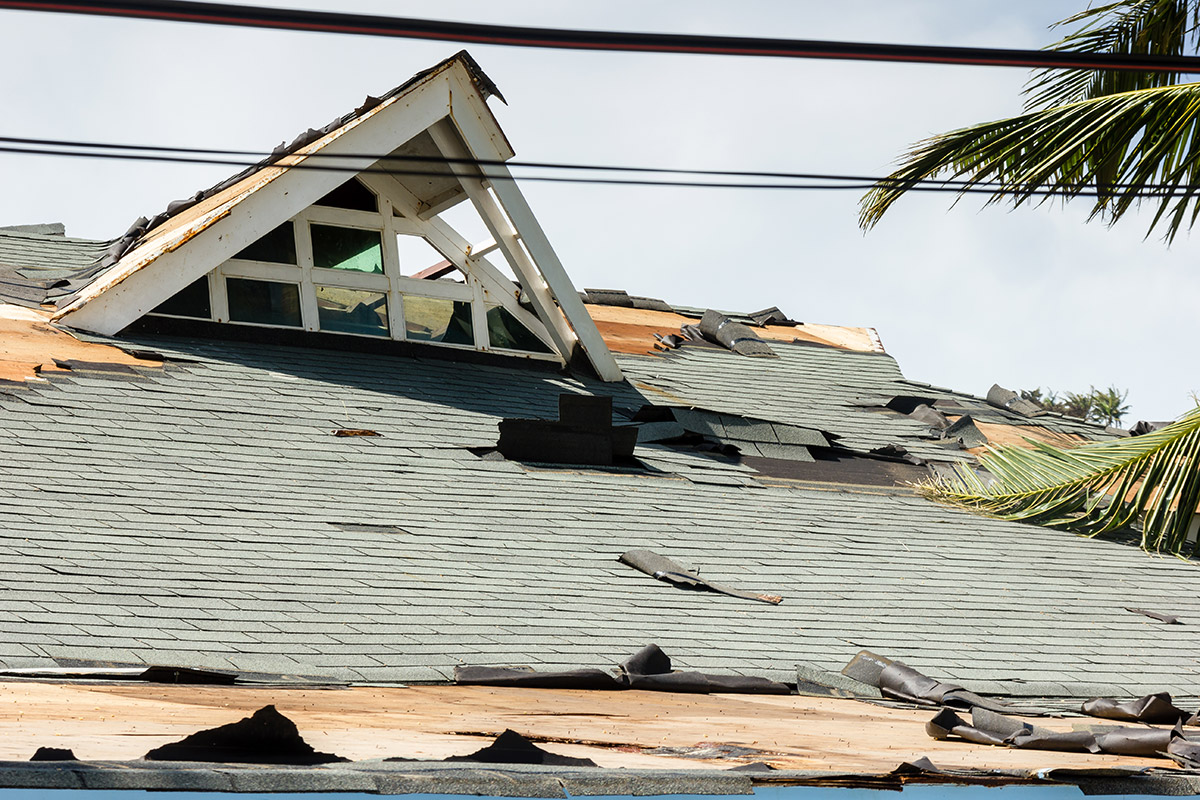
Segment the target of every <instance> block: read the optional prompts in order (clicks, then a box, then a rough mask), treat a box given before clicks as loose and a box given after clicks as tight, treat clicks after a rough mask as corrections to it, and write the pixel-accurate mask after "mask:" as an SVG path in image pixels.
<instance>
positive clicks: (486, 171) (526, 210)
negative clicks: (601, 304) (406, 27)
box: [430, 78, 624, 381]
mask: <svg viewBox="0 0 1200 800" xmlns="http://www.w3.org/2000/svg"><path fill="white" fill-rule="evenodd" d="M456 80H457V78H456ZM459 82H460V85H461V81H459ZM464 88H465V87H464ZM480 106H482V108H481V107H480ZM485 115H486V117H485ZM485 119H491V112H490V111H488V110H487V103H486V101H484V100H483V99H482V98H481V97H480V96H479V93H478V92H468V91H458V92H454V93H453V97H452V99H451V115H450V119H449V120H448V121H447V122H445V123H443V125H448V124H453V126H454V127H455V128H456V129H457V130H458V133H459V135H460V136H461V137H462V141H463V142H465V143H466V146H467V149H468V150H470V151H471V154H472V155H473V156H474V157H475V158H478V159H482V160H485V161H505V160H507V157H506V153H505V148H504V147H501V146H500V145H499V144H498V143H497V142H496V141H495V138H494V137H493V136H492V135H490V134H489V133H488V131H487V127H488V126H486V125H485V124H484V121H485ZM443 125H439V126H437V127H435V128H434V129H433V130H431V131H430V133H431V134H432V135H433V137H434V141H436V142H438V146H439V147H440V148H442V151H443V152H447V151H446V149H445V146H443V143H442V142H443V140H445V139H448V138H449V137H448V136H446V134H445V131H444V128H443ZM452 166H453V165H452ZM457 166H459V167H464V166H466V165H457ZM478 171H479V172H480V173H482V174H483V175H484V176H486V177H489V178H490V177H498V180H493V181H491V185H492V191H493V192H495V194H496V197H497V199H498V200H499V201H500V205H501V206H502V207H503V209H504V212H505V213H506V214H507V216H508V219H510V220H511V221H512V224H513V225H514V226H515V227H516V229H517V230H518V231H519V232H520V236H521V240H522V241H523V242H524V244H525V248H526V249H528V251H529V255H530V256H531V257H532V258H533V260H534V262H535V263H536V265H537V269H538V271H539V272H540V274H541V277H542V279H543V280H544V281H545V282H546V285H547V286H548V287H549V288H550V291H551V292H552V293H553V295H554V298H555V299H556V300H557V301H558V305H559V307H560V308H561V309H562V313H563V314H564V315H565V316H566V318H567V320H568V321H569V322H570V323H571V327H572V328H574V330H575V333H576V335H577V336H578V337H579V342H580V344H581V345H582V346H583V349H584V351H585V352H586V353H587V356H588V360H589V361H591V364H592V366H593V368H594V369H595V370H596V372H597V374H599V376H600V378H601V379H602V380H605V381H620V380H623V379H624V375H622V374H621V368H620V367H619V366H617V361H616V359H615V358H613V355H612V353H611V352H610V351H609V349H608V345H606V344H605V343H604V339H603V337H601V335H600V331H599V330H598V329H597V328H596V323H595V322H594V321H593V320H592V318H591V315H590V314H588V312H587V309H586V308H585V307H584V305H583V301H582V300H581V299H580V298H579V292H578V290H577V289H576V288H575V286H574V284H573V283H572V282H571V279H570V277H569V276H568V275H567V272H566V270H565V269H564V268H563V265H562V262H561V261H559V259H558V255H557V254H556V253H555V252H554V248H553V247H551V245H550V240H549V238H547V236H546V233H545V231H543V230H542V226H541V225H540V224H539V223H538V221H537V217H535V216H534V214H533V210H532V209H531V208H530V207H529V204H528V202H526V200H525V196H524V195H523V194H521V190H520V188H519V187H518V186H517V184H516V182H515V181H513V180H512V179H511V178H512V175H511V173H509V171H508V168H507V167H505V166H502V165H492V164H488V165H479V167H478ZM468 193H470V187H468ZM474 199H475V198H473V197H472V200H474ZM496 240H497V241H498V242H499V241H501V240H500V238H499V237H497V239H496Z"/></svg>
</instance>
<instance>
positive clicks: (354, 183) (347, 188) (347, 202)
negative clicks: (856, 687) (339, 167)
mask: <svg viewBox="0 0 1200 800" xmlns="http://www.w3.org/2000/svg"><path fill="white" fill-rule="evenodd" d="M313 205H314V206H329V207H331V208H349V209H351V210H353V211H378V210H379V208H378V204H377V203H376V201H375V195H374V194H372V193H371V190H370V189H368V188H367V187H365V186H363V185H362V184H361V183H359V181H358V178H351V179H350V180H348V181H346V182H345V183H343V184H342V185H341V186H339V187H338V188H336V189H334V190H333V191H332V192H330V193H329V194H327V195H325V196H324V197H322V198H321V199H320V200H318V201H317V202H315V203H313Z"/></svg>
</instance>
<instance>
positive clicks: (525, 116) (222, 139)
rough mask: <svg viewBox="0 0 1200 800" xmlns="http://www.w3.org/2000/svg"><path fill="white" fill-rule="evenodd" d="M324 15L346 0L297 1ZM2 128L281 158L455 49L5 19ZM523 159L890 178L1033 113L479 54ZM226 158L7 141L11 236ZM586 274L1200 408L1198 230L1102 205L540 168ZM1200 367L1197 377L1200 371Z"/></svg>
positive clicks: (986, 382)
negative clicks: (615, 176)
mask: <svg viewBox="0 0 1200 800" xmlns="http://www.w3.org/2000/svg"><path fill="white" fill-rule="evenodd" d="M280 4H286V5H291V6H297V7H307V8H320V7H323V6H324V3H322V2H302V1H301V0H295V2H289V3H280ZM1081 6H1082V2H1061V0H1046V1H1045V2H1039V3H1020V4H1015V3H1008V2H999V1H998V0H973V2H971V3H962V2H959V1H956V0H908V1H907V2H904V3H897V2H894V0H843V2H840V3H837V4H831V3H827V2H815V1H814V0H788V1H786V2H785V0H778V1H777V2H763V0H742V2H739V3H736V4H731V3H727V2H708V1H707V0H686V1H685V0H660V1H659V2H656V3H652V4H649V3H639V2H629V1H628V0H612V1H611V2H606V3H603V4H600V3H594V4H584V3H562V2H555V1H553V0H540V1H538V0H529V1H522V0H513V2H508V3H503V4H497V3H494V2H477V1H476V0H443V1H442V2H439V3H438V4H436V6H432V5H430V4H424V3H414V2H402V1H401V0H376V1H375V2H371V1H370V0H347V1H346V2H343V3H340V4H339V6H338V7H339V8H340V9H345V10H358V11H364V12H370V13H388V14H395V15H413V16H428V15H430V14H431V11H430V9H431V8H436V12H435V13H436V16H437V17H439V18H446V19H454V18H457V19H469V20H475V21H494V22H504V23H509V24H530V25H544V26H563V27H576V28H609V29H628V30H662V31H679V32H707V33H725V34H744V35H772V36H791V37H798V38H827V39H842V40H860V41H893V42H911V43H935V44H962V45H980V46H1004V47H1038V46H1042V45H1044V44H1047V43H1049V42H1050V41H1052V40H1053V39H1054V38H1056V37H1055V34H1054V33H1053V32H1051V31H1049V30H1047V26H1048V25H1049V24H1050V23H1052V22H1053V21H1055V20H1056V19H1059V18H1061V17H1064V16H1066V15H1068V14H1070V13H1072V12H1073V11H1075V10H1078V8H1079V7H1081ZM0 14H2V15H3V21H2V23H0V109H3V115H2V116H0V135H6V136H32V137H44V138H70V139H81V140H99V141H112V142H137V143H153V144H168V145H181V146H203V147H225V148H236V149H252V150H266V149H269V148H271V147H273V146H274V145H276V144H277V143H279V142H280V141H283V140H291V138H292V137H293V136H294V135H295V134H296V133H298V132H299V131H301V130H303V129H305V128H307V127H310V126H314V127H316V126H320V125H323V124H324V123H325V122H327V121H329V120H330V119H332V118H333V117H335V116H337V115H339V114H341V113H343V112H345V111H347V110H349V109H351V108H353V107H354V106H356V105H357V104H358V103H359V102H361V100H362V98H363V97H364V96H365V95H366V94H368V93H374V94H379V93H381V92H383V91H386V90H387V89H388V88H390V87H392V86H394V85H396V84H398V83H400V82H402V81H403V80H405V79H406V78H407V77H408V76H409V75H411V74H412V73H414V72H416V71H418V70H420V69H422V68H424V67H426V66H428V65H430V64H433V63H435V62H436V61H438V60H440V59H441V58H444V57H446V56H448V55H450V54H451V53H453V52H454V51H455V50H457V49H458V48H457V47H456V46H455V45H452V44H441V43H432V42H409V41H402V40H391V39H370V38H363V37H343V36H329V35H319V34H307V33H287V32H267V31H251V30H233V29H223V28H209V27H203V26H191V25H182V24H177V23H159V22H134V21H120V20H104V19H94V18H82V17H80V18H73V17H65V16H58V15H42V14H36V13H32V12H12V11H6V12H0ZM470 50H471V52H472V54H473V55H474V56H475V57H476V59H477V60H478V61H479V62H480V64H481V65H482V66H483V68H484V69H485V70H486V71H487V72H488V73H489V75H490V76H491V77H492V78H493V79H494V80H495V81H496V82H497V84H498V85H499V86H500V88H501V90H502V91H503V92H504V94H505V96H506V97H507V98H508V101H509V103H510V105H509V106H507V107H506V106H503V105H500V104H499V103H498V101H495V100H493V108H494V109H495V110H496V113H497V116H498V117H499V119H500V122H501V124H502V126H503V127H504V128H505V131H506V132H507V133H508V135H509V138H510V139H511V141H512V142H513V145H514V147H515V149H516V150H517V154H518V157H519V158H524V159H528V160H538V161H569V162H584V163H605V164H636V165H654V166H675V167H702V168H728V169H748V170H782V171H794V172H826V173H834V172H841V173H856V174H881V173H883V172H885V171H886V170H887V169H888V167H889V165H890V164H891V163H892V162H893V161H894V159H895V158H896V157H897V156H898V155H899V154H900V153H901V152H903V150H904V149H905V148H906V147H907V146H908V145H909V144H911V143H912V142H913V141H915V140H917V139H919V138H921V137H923V136H926V135H929V134H931V133H935V132H938V131H943V130H947V129H950V128H954V127H958V126H962V125H967V124H970V123H973V122H978V121H982V120H984V119H991V118H996V117H1000V116H1004V115H1008V114H1011V113H1014V112H1015V111H1017V110H1018V109H1019V108H1020V97H1019V94H1018V92H1019V90H1020V87H1021V85H1022V83H1023V81H1024V79H1025V77H1026V73H1025V72H1024V71H1022V70H1017V69H1002V68H989V67H949V66H930V65H896V64H865V63H852V62H835V61H801V60H783V59H759V58H741V59H733V58H721V57H707V56H671V55H640V54H615V55H614V54H604V53H580V52H558V51H548V50H531V49H512V48H500V47H479V46H473V47H471V48H470ZM226 172H228V170H225V169H223V168H219V167H217V168H205V167H186V166H172V165H132V164H129V163H120V162H100V161H95V162H93V161H87V162H84V161H61V160H51V159H47V158H38V157H29V156H16V155H4V154H0V179H2V181H0V186H2V187H3V191H0V224H20V223H31V222H43V221H52V220H59V221H63V222H65V223H66V224H67V226H68V233H70V234H72V235H79V236H88V237H96V238H111V237H115V236H118V235H120V234H121V233H122V232H123V231H124V230H125V228H126V227H128V225H129V224H130V223H131V222H132V221H133V220H134V219H136V218H137V217H138V216H140V215H142V214H147V215H150V214H153V213H154V212H157V211H158V210H161V209H162V208H163V207H164V206H165V204H166V203H167V202H168V201H170V200H172V199H175V198H178V197H183V196H186V195H188V194H191V193H193V192H194V191H195V190H196V189H198V188H202V187H204V186H207V185H210V184H211V183H214V182H215V181H217V180H219V179H221V178H222V177H224V175H225V174H226ZM523 188H524V190H525V192H526V195H527V196H528V197H529V200H530V202H531V204H532V205H533V208H534V210H535V212H537V213H538V215H539V217H540V219H541V220H542V224H543V226H544V227H545V228H546V230H547V233H548V234H549V236H550V238H551V241H552V242H553V243H554V245H555V247H556V249H557V250H558V251H559V254H560V255H561V256H562V258H563V261H564V263H565V264H566V266H567V269H568V271H569V272H570V273H571V275H572V277H573V278H574V280H575V282H576V284H577V285H578V286H580V287H597V288H608V287H619V288H625V289H627V290H628V291H630V292H632V293H635V294H644V295H650V296H657V297H662V298H664V299H667V300H669V301H671V302H675V303H679V304H688V305H698V306H713V307H719V308H726V309H734V310H756V309H759V308H763V307H767V306H773V305H778V306H779V307H780V308H782V309H783V310H784V311H786V312H787V313H788V314H789V315H791V316H792V317H793V318H794V319H799V320H808V321H812V322H822V323H832V324H845V325H870V326H874V327H876V328H877V329H878V330H879V333H880V335H881V337H882V339H883V342H884V344H885V346H886V347H887V348H888V350H889V352H891V353H892V354H893V355H895V356H896V357H897V358H898V359H899V361H900V364H901V367H902V368H903V369H904V371H905V373H906V374H907V375H908V376H909V377H911V378H913V379H916V380H923V381H927V382H930V383H934V384H938V385H944V386H951V387H954V388H958V389H963V390H967V391H972V392H975V393H984V392H986V391H987V389H988V387H989V386H990V385H991V384H992V383H993V382H998V383H1001V384H1003V385H1005V386H1008V387H1011V388H1021V387H1033V386H1043V387H1045V386H1051V387H1054V388H1056V389H1060V390H1063V389H1066V390H1082V389H1087V387H1088V386H1089V385H1091V384H1095V385H1097V386H1105V385H1108V384H1110V383H1114V384H1116V385H1117V386H1119V387H1125V388H1128V389H1129V390H1130V400H1131V401H1132V404H1133V413H1132V415H1131V418H1130V419H1129V420H1128V421H1129V422H1130V423H1132V422H1133V421H1135V420H1136V419H1138V418H1149V419H1165V418H1171V417H1174V416H1176V415H1178V414H1180V413H1182V412H1183V411H1185V410H1187V409H1188V408H1189V407H1190V404H1191V400H1190V398H1189V393H1190V392H1191V391H1194V390H1200V375H1197V374H1196V372H1195V370H1194V369H1189V367H1191V366H1192V365H1193V364H1194V362H1195V357H1194V356H1193V355H1192V353H1193V350H1194V344H1193V343H1194V342H1195V341H1196V339H1197V333H1198V332H1200V331H1198V328H1200V322H1198V321H1197V319H1198V317H1197V314H1196V313H1195V311H1194V306H1195V305H1196V298H1197V297H1200V271H1198V270H1197V267H1196V265H1195V264H1194V263H1193V262H1194V261H1195V260H1196V255H1197V251H1196V244H1195V243H1194V242H1193V241H1192V240H1191V239H1190V238H1188V237H1186V236H1181V237H1180V238H1179V239H1178V240H1177V241H1176V243H1175V244H1174V245H1173V246H1172V247H1170V248H1167V247H1166V246H1165V245H1164V244H1163V243H1162V242H1161V241H1160V240H1159V239H1158V237H1157V236H1154V237H1151V238H1145V233H1146V227H1147V224H1148V221H1149V216H1148V215H1146V214H1142V215H1140V217H1135V216H1130V217H1128V218H1126V219H1125V220H1124V221H1123V222H1122V224H1121V225H1119V226H1117V227H1115V228H1112V229H1109V228H1106V227H1105V226H1104V225H1103V224H1097V223H1091V224H1084V221H1085V219H1086V211H1087V209H1086V207H1084V206H1082V205H1079V206H1067V207H1065V208H1064V207H1061V206H1058V205H1050V204H1047V205H1045V206H1043V207H1041V208H1029V209H1021V210H1018V211H1011V210H1009V209H1008V208H1007V207H1001V206H992V207H987V208H984V207H983V203H982V200H981V199H980V198H978V197H968V198H966V199H964V200H963V201H961V202H960V203H958V204H957V205H956V206H954V207H953V208H951V205H950V201H949V199H948V198H947V197H946V196H944V195H926V196H913V197H910V198H907V199H905V200H903V201H902V202H901V203H900V204H899V205H898V206H897V207H896V208H895V209H894V210H893V212H891V214H890V215H889V217H888V218H885V220H884V221H883V223H882V224H881V225H880V226H879V227H878V228H877V229H875V230H874V231H872V232H871V233H869V234H863V233H862V232H861V231H860V230H859V229H858V227H857V224H856V215H857V203H858V199H859V198H858V194H857V193H855V192H846V193H829V192H822V193H783V192H752V191H734V190H719V191H718V190H710V191H701V190H688V189H678V188H657V189H651V188H634V187H596V186H570V185H551V184H534V183H530V184H526V185H525V186H524V187H523ZM1181 366H1182V368H1181Z"/></svg>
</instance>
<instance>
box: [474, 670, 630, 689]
mask: <svg viewBox="0 0 1200 800" xmlns="http://www.w3.org/2000/svg"><path fill="white" fill-rule="evenodd" d="M454 682H455V683H460V684H467V685H474V686H524V687H526V688H529V689H592V690H596V689H600V690H609V691H612V690H615V689H624V688H625V684H624V683H622V682H621V681H619V680H617V679H616V678H615V677H613V676H612V675H611V674H609V673H607V672H605V671H604V670H599V669H573V670H567V671H564V672H534V671H533V670H532V669H529V668H528V667H523V668H522V667H461V666H460V667H455V668H454Z"/></svg>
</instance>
